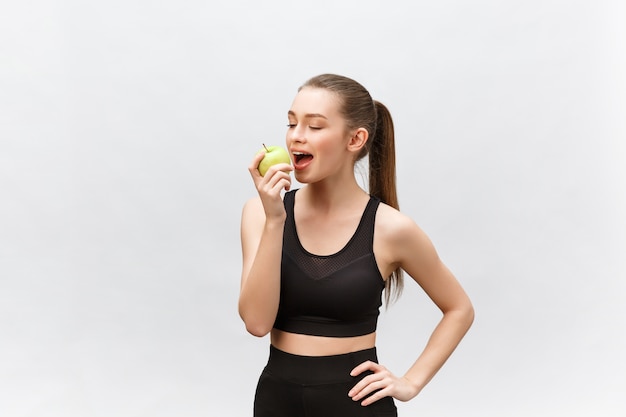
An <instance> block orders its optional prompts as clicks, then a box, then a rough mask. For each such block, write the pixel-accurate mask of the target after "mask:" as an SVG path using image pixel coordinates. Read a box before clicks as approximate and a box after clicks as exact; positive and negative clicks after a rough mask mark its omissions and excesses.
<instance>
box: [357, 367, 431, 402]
mask: <svg viewBox="0 0 626 417" xmlns="http://www.w3.org/2000/svg"><path fill="white" fill-rule="evenodd" d="M365 371H372V372H373V374H370V375H367V376H366V377H365V378H363V379H362V380H361V381H359V383H358V384H356V385H355V386H354V387H352V389H351V390H350V392H348V396H349V397H350V398H352V400H354V401H359V400H361V399H363V398H365V397H367V395H369V394H370V393H372V392H374V391H375V392H374V393H373V394H372V395H370V396H369V397H367V398H365V400H364V401H362V402H361V405H370V404H372V403H373V402H375V401H378V400H380V399H381V398H384V397H393V398H395V399H397V400H400V401H408V400H410V399H411V398H413V397H415V396H416V395H417V394H418V393H419V389H418V388H417V387H416V386H415V384H413V383H412V382H411V381H409V380H408V379H407V378H398V377H397V376H395V375H394V374H392V373H391V372H390V371H389V370H388V369H387V368H385V367H384V366H382V365H380V364H377V363H376V362H372V361H367V362H363V363H362V364H360V365H359V366H357V367H356V368H354V369H353V370H352V372H350V375H352V376H357V375H360V374H362V373H363V372H365Z"/></svg>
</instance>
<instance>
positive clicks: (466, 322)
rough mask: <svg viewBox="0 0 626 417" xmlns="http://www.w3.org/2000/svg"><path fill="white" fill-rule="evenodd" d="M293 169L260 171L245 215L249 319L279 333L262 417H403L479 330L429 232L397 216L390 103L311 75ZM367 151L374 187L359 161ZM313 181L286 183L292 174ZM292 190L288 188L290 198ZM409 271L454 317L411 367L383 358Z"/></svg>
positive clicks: (258, 404) (252, 328)
mask: <svg viewBox="0 0 626 417" xmlns="http://www.w3.org/2000/svg"><path fill="white" fill-rule="evenodd" d="M287 117H288V120H289V124H288V129H287V138H286V145H287V148H288V150H289V152H290V155H291V159H292V165H289V164H277V165H274V166H272V167H271V168H270V169H269V170H268V171H267V172H266V174H265V176H261V175H260V173H259V171H258V169H257V167H258V165H259V162H260V161H261V160H262V159H263V157H264V153H263V152H261V153H259V154H257V155H256V156H255V157H254V159H253V160H252V163H251V164H250V167H249V171H250V174H251V175H252V179H253V180H254V184H255V186H256V188H257V191H258V194H259V197H258V198H254V199H252V200H250V201H248V202H247V203H246V205H245V206H244V208H243V213H242V224H241V240H242V251H243V271H242V279H241V293H240V298H239V314H240V315H241V317H242V319H243V321H244V322H245V325H246V329H247V330H248V331H249V332H250V333H251V334H253V335H255V336H259V337H261V336H265V335H266V334H268V333H270V358H269V361H268V364H267V366H266V367H265V369H264V371H263V373H262V375H261V378H260V379H259V384H258V386H257V391H256V396H255V404H254V413H255V414H254V415H255V416H256V417H270V416H271V417H281V416H285V417H300V416H305V415H306V416H309V417H312V416H320V417H332V416H341V417H350V416H396V415H397V412H396V407H395V404H394V399H397V400H400V401H408V400H410V399H411V398H413V397H415V396H416V395H417V394H418V393H419V392H420V391H421V390H422V389H423V388H424V386H425V385H426V384H427V383H428V382H429V381H430V380H431V378H432V377H433V376H434V375H435V373H436V372H437V371H438V370H439V368H440V367H441V366H442V365H443V364H444V362H445V361H446V360H447V358H448V357H449V356H450V354H451V353H452V352H453V350H454V349H455V347H456V346H457V344H458V343H459V342H460V340H461V339H462V338H463V336H464V335H465V333H466V331H467V330H468V329H469V327H470V325H471V323H472V321H473V317H474V313H473V308H472V304H471V302H470V300H469V298H468V297H467V295H466V294H465V292H464V290H463V289H462V288H461V286H460V285H459V283H458V282H457V280H456V279H455V277H454V276H453V274H452V273H451V272H450V271H449V270H448V269H447V268H446V266H445V265H444V264H443V263H442V262H441V260H440V259H439V257H438V255H437V252H436V251H435V249H434V247H433V245H432V243H431V242H430V240H429V239H428V237H427V236H426V235H425V234H424V232H423V231H422V230H421V229H420V228H419V227H418V226H417V225H416V224H415V223H414V222H413V221H412V220H411V219H410V218H409V217H407V216H405V215H404V214H402V213H400V212H399V211H398V204H397V197H396V190H395V156H394V152H395V151H394V132H393V123H392V119H391V116H390V114H389V112H388V110H387V108H386V107H385V106H384V105H382V104H381V103H379V102H377V101H374V100H372V98H371V97H370V94H369V93H368V92H367V90H366V89H365V88H364V87H363V86H361V85H360V84H359V83H357V82H356V81H354V80H351V79H349V78H346V77H342V76H338V75H333V74H324V75H320V76H317V77H314V78H312V79H310V80H309V81H307V82H306V83H305V84H304V85H303V86H302V87H300V89H299V90H298V93H297V95H296V97H295V99H294V101H293V103H292V105H291V108H290V110H289V111H288V113H287ZM368 154H369V170H370V175H369V182H370V184H369V193H368V192H366V191H364V190H363V189H362V188H361V187H360V186H359V185H358V183H357V180H356V177H355V173H354V168H355V164H356V162H357V161H358V160H360V159H361V158H363V157H365V156H366V155H368ZM292 171H293V172H294V175H295V178H296V179H297V180H298V181H299V182H300V183H302V184H304V186H303V187H302V188H301V189H299V190H294V191H289V190H290V185H291V177H290V175H291V172H292ZM283 191H287V192H286V193H285V194H284V199H283V197H282V196H283ZM402 271H406V273H408V275H410V276H411V277H412V278H413V279H414V280H415V281H416V282H417V283H418V284H419V285H420V286H421V287H422V288H423V289H424V291H425V292H426V293H427V294H428V296H429V297H430V298H431V299H432V300H433V301H434V303H435V304H436V305H437V306H438V307H439V308H440V309H441V311H442V312H443V317H442V319H441V321H440V323H439V324H438V325H437V326H436V328H435V329H434V331H433V333H432V336H431V337H430V339H429V341H428V343H427V345H426V346H425V348H424V350H423V352H422V353H421V355H419V357H418V358H417V360H416V361H415V363H414V364H413V366H411V368H410V369H409V370H408V371H407V372H406V373H405V374H404V375H403V376H396V375H394V374H392V373H391V372H390V371H389V370H387V369H386V368H385V367H384V366H382V365H380V364H378V360H377V356H376V348H375V342H376V322H377V318H378V314H379V307H380V306H381V304H382V303H381V295H382V292H383V289H384V290H385V295H386V298H387V301H389V299H390V297H389V294H390V293H391V292H390V291H392V290H393V291H396V293H397V291H399V290H400V289H401V287H402Z"/></svg>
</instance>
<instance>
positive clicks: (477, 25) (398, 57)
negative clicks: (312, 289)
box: [0, 0, 626, 417]
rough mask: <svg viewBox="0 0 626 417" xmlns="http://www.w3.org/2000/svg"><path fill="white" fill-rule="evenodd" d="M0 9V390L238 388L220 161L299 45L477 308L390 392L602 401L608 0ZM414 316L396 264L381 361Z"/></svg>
mask: <svg viewBox="0 0 626 417" xmlns="http://www.w3.org/2000/svg"><path fill="white" fill-rule="evenodd" d="M1 9H2V11H1V12H0V393H2V394H1V395H0V415H3V416H12V417H17V416H64V417H68V416H81V417H86V416H107V417H108V416H119V417H122V416H150V417H156V416H177V417H184V416H218V415H219V416H224V415H229V416H248V415H251V407H252V398H253V394H254V388H255V384H256V379H257V377H258V374H259V372H260V370H261V368H262V367H263V365H264V361H265V360H266V355H267V345H268V341H267V339H255V338H253V337H252V336H249V335H247V334H246V333H245V330H244V328H243V325H242V323H241V322H240V320H239V318H238V316H237V312H236V302H237V295H238V294H237V293H238V285H239V270H240V249H239V216H240V210H241V206H242V204H243V202H244V201H245V200H246V199H248V198H249V197H251V196H252V195H253V194H254V188H253V186H252V184H251V181H250V180H249V176H248V173H247V170H246V167H247V165H248V162H249V161H250V159H251V157H252V155H253V154H254V152H255V151H256V150H257V149H258V148H259V146H260V143H261V142H262V141H263V142H266V143H276V144H281V143H283V140H284V132H285V123H286V117H285V113H286V110H287V109H288V107H289V105H290V104H291V100H292V98H293V96H294V93H295V91H296V89H297V87H298V86H299V85H300V84H301V83H302V82H303V81H305V80H306V79H307V78H308V77H310V76H313V75H316V74H318V73H321V72H335V73H340V74H344V75H348V76H351V77H353V78H355V79H357V80H358V81H360V82H362V83H363V84H364V85H365V86H367V87H368V88H369V89H370V91H371V93H372V94H373V96H374V97H375V98H377V99H379V100H381V101H383V102H384V103H386V104H387V105H388V106H389V108H390V109H391V111H392V114H393V115H394V118H395V122H396V130H397V141H398V144H397V147H398V149H397V151H398V170H399V172H398V175H399V194H400V200H401V201H400V203H401V206H402V209H403V211H405V212H406V213H407V214H409V215H411V216H412V217H413V218H414V219H415V220H416V221H417V222H418V223H419V224H420V225H421V226H422V228H423V229H425V230H426V231H427V233H428V234H429V235H430V236H431V238H432V240H433V241H434V242H435V244H436V246H437V248H438V249H439V252H440V254H441V256H442V258H444V260H445V261H446V263H447V264H448V265H449V266H450V267H451V268H452V270H453V271H454V272H455V273H456V274H457V276H458V278H459V279H460V280H461V282H462V283H463V285H464V286H465V287H466V288H467V290H468V292H469V293H470V295H471V297H472V299H473V301H474V303H475V307H476V311H477V318H476V322H475V325H474V327H473V328H472V330H471V331H470V333H469V334H468V336H467V338H466V339H465V340H464V341H463V343H462V344H461V346H460V348H459V350H458V351H457V352H456V353H455V354H454V356H453V357H452V358H451V359H450V361H449V362H448V364H447V365H446V366H445V367H444V369H443V370H442V371H441V372H440V374H439V375H438V376H437V377H436V378H435V379H434V380H433V381H432V383H431V384H430V385H429V386H428V387H427V389H426V390H424V392H423V393H422V394H421V395H420V396H419V397H418V398H416V399H414V400H413V401H411V402H409V403H400V404H399V409H400V411H401V415H404V416H411V415H422V416H476V417H488V416H498V417H500V416H530V415H532V416H551V417H552V416H556V415H568V416H583V415H584V416H587V415H598V416H623V415H624V414H625V413H626V400H625V399H624V395H623V393H624V392H625V391H626V359H624V358H625V356H624V352H625V351H626V307H625V304H626V303H625V302H626V284H625V278H626V265H625V261H624V259H625V256H624V253H626V251H625V249H626V215H625V213H626V199H625V190H626V187H625V186H626V181H625V178H626V175H625V174H626V172H625V171H626V169H625V168H624V166H625V165H626V150H625V140H626V125H625V118H624V115H625V114H626V113H625V110H626V83H625V77H624V75H623V74H626V32H625V29H624V28H625V27H626V10H625V7H624V3H623V2H621V1H618V0H616V1H568V2H566V1H558V0H547V1H524V2H522V1H513V2H502V1H478V2H465V1H458V0H455V1H441V2H425V1H420V2H399V1H398V2H393V1H392V2H385V3H384V5H383V3H382V2H374V1H358V2H357V1H350V2H348V1H345V2H337V1H327V0H322V1H318V2H314V3H298V2H287V1H284V2H281V1H276V0H272V1H269V2H267V1H266V2H256V1H230V2H226V1H222V2H201V1H181V2H175V1H170V0H165V1H161V2H149V1H141V0H126V1H119V0H114V1H108V2H81V1H69V0H68V1H54V2H50V1H47V2H46V1H27V2H26V1H25V2H11V3H10V4H6V5H3V6H2V8H1ZM437 319H438V315H437V312H436V311H435V308H434V307H433V305H432V303H430V302H429V301H428V300H427V299H426V298H425V297H424V295H423V294H422V293H421V291H420V290H419V287H418V286H417V285H415V284H413V283H412V282H407V288H406V290H405V292H404V295H403V297H402V298H401V299H400V301H399V302H397V303H396V304H394V305H393V306H392V307H391V308H390V309H388V310H387V311H386V312H384V313H383V315H382V316H381V319H380V326H379V328H380V331H379V351H380V356H381V360H382V362H383V363H384V364H385V365H387V366H388V367H389V368H391V369H392V370H393V371H395V372H397V373H400V374H401V373H402V372H404V371H405V370H406V368H407V367H408V366H410V364H411V363H412V361H413V360H414V359H415V358H416V357H417V355H418V354H419V351H420V349H421V348H422V346H423V344H424V343H425V340H426V338H427V337H428V335H429V332H430V330H431V329H432V326H433V325H434V324H435V323H436V320H437Z"/></svg>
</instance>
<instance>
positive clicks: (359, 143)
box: [348, 127, 369, 153]
mask: <svg viewBox="0 0 626 417" xmlns="http://www.w3.org/2000/svg"><path fill="white" fill-rule="evenodd" d="M368 136H369V134H368V133H367V130H366V129H364V128H362V127H360V128H358V129H357V130H355V131H354V133H353V134H352V137H351V138H350V141H349V142H348V150H349V151H350V152H356V153H358V152H359V151H360V150H361V149H363V147H364V146H365V144H366V143H367V139H368Z"/></svg>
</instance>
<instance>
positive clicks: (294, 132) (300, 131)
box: [287, 125, 306, 143]
mask: <svg viewBox="0 0 626 417" xmlns="http://www.w3.org/2000/svg"><path fill="white" fill-rule="evenodd" d="M287 142H296V143H304V142H306V135H305V128H304V126H301V125H295V126H293V127H291V128H289V129H287Z"/></svg>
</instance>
